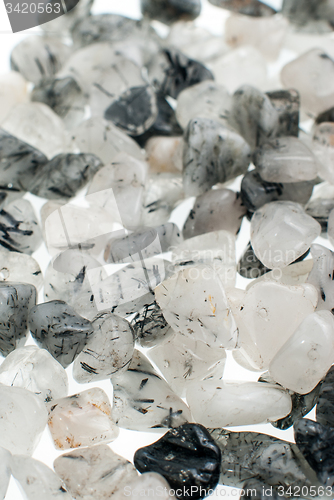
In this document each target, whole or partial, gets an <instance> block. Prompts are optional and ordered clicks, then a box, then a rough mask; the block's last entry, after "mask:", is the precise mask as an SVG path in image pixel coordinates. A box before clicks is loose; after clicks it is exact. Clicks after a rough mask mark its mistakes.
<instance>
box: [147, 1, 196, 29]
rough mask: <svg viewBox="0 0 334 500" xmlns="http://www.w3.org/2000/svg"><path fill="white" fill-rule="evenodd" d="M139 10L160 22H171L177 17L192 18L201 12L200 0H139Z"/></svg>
mask: <svg viewBox="0 0 334 500" xmlns="http://www.w3.org/2000/svg"><path fill="white" fill-rule="evenodd" d="M140 7H141V11H142V13H143V15H144V16H147V17H149V18H150V19H157V20H158V21H161V22H162V23H166V24H171V23H173V22H175V21H177V20H178V19H182V20H189V21H190V20H193V19H195V18H196V17H198V16H199V14H200V12H201V1H200V0H186V1H176V2H175V1H174V0H168V1H167V3H164V2H163V1H161V0H158V1H157V0H141V2H140Z"/></svg>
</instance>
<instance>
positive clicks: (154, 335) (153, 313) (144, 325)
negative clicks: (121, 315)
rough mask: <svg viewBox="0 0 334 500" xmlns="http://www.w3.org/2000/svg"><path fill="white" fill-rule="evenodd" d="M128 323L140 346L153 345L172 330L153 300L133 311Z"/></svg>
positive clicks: (163, 338) (166, 336)
mask: <svg viewBox="0 0 334 500" xmlns="http://www.w3.org/2000/svg"><path fill="white" fill-rule="evenodd" d="M130 324H131V326H132V328H133V331H134V334H135V339H136V342H137V343H138V344H139V345H140V346H142V347H154V346H155V345H157V344H160V343H161V342H162V341H163V340H165V339H166V338H168V337H170V336H171V335H172V333H173V330H172V329H171V328H170V326H169V324H168V323H167V321H166V320H165V317H164V315H163V313H162V310H161V308H160V306H159V305H158V304H157V302H156V301H155V300H154V301H153V302H151V301H148V303H147V304H144V306H143V307H142V308H141V309H139V310H138V311H136V312H135V315H134V316H133V317H132V318H131V320H130Z"/></svg>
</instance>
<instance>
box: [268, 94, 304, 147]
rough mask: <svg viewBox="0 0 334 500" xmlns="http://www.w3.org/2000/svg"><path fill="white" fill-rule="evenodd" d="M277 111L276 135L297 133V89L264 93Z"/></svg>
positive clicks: (298, 100)
mask: <svg viewBox="0 0 334 500" xmlns="http://www.w3.org/2000/svg"><path fill="white" fill-rule="evenodd" d="M266 94H267V96H268V97H269V99H270V101H271V104H272V105H273V106H274V108H275V109H276V111H277V113H278V117H279V125H278V130H277V132H276V137H285V136H287V135H292V136H295V137H298V135H299V107H300V96H299V93H298V92H297V90H295V89H287V90H285V89H284V90H273V91H270V92H267V93H266Z"/></svg>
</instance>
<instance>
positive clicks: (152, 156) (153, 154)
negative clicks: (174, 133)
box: [145, 137, 183, 174]
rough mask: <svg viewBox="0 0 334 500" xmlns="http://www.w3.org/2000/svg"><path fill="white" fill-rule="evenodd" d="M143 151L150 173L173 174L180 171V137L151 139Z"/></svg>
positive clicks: (181, 151)
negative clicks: (144, 151)
mask: <svg viewBox="0 0 334 500" xmlns="http://www.w3.org/2000/svg"><path fill="white" fill-rule="evenodd" d="M145 149H146V154H147V161H148V163H149V165H150V171H151V172H155V173H158V172H171V173H174V174H175V173H178V172H180V171H181V170H182V153H183V139H182V137H151V138H150V139H149V140H148V141H147V143H146V144H145Z"/></svg>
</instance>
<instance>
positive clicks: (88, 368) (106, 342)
mask: <svg viewBox="0 0 334 500" xmlns="http://www.w3.org/2000/svg"><path fill="white" fill-rule="evenodd" d="M92 326H93V328H94V332H93V334H92V335H91V337H90V339H89V341H88V343H87V345H86V346H85V347H84V349H83V350H82V351H81V352H80V354H79V355H78V357H77V358H76V359H75V361H74V364H73V378H74V379H75V380H76V381H77V382H79V383H81V384H82V383H86V382H93V381H97V380H104V379H107V378H110V376H111V375H113V374H114V373H121V372H123V371H125V370H126V369H127V368H128V366H129V364H130V363H131V359H132V355H133V350H134V332H133V330H132V328H131V326H130V325H129V323H128V322H127V321H126V320H125V319H123V318H120V317H119V316H116V314H112V313H101V314H99V315H98V316H96V318H95V319H94V320H93V321H92Z"/></svg>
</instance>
